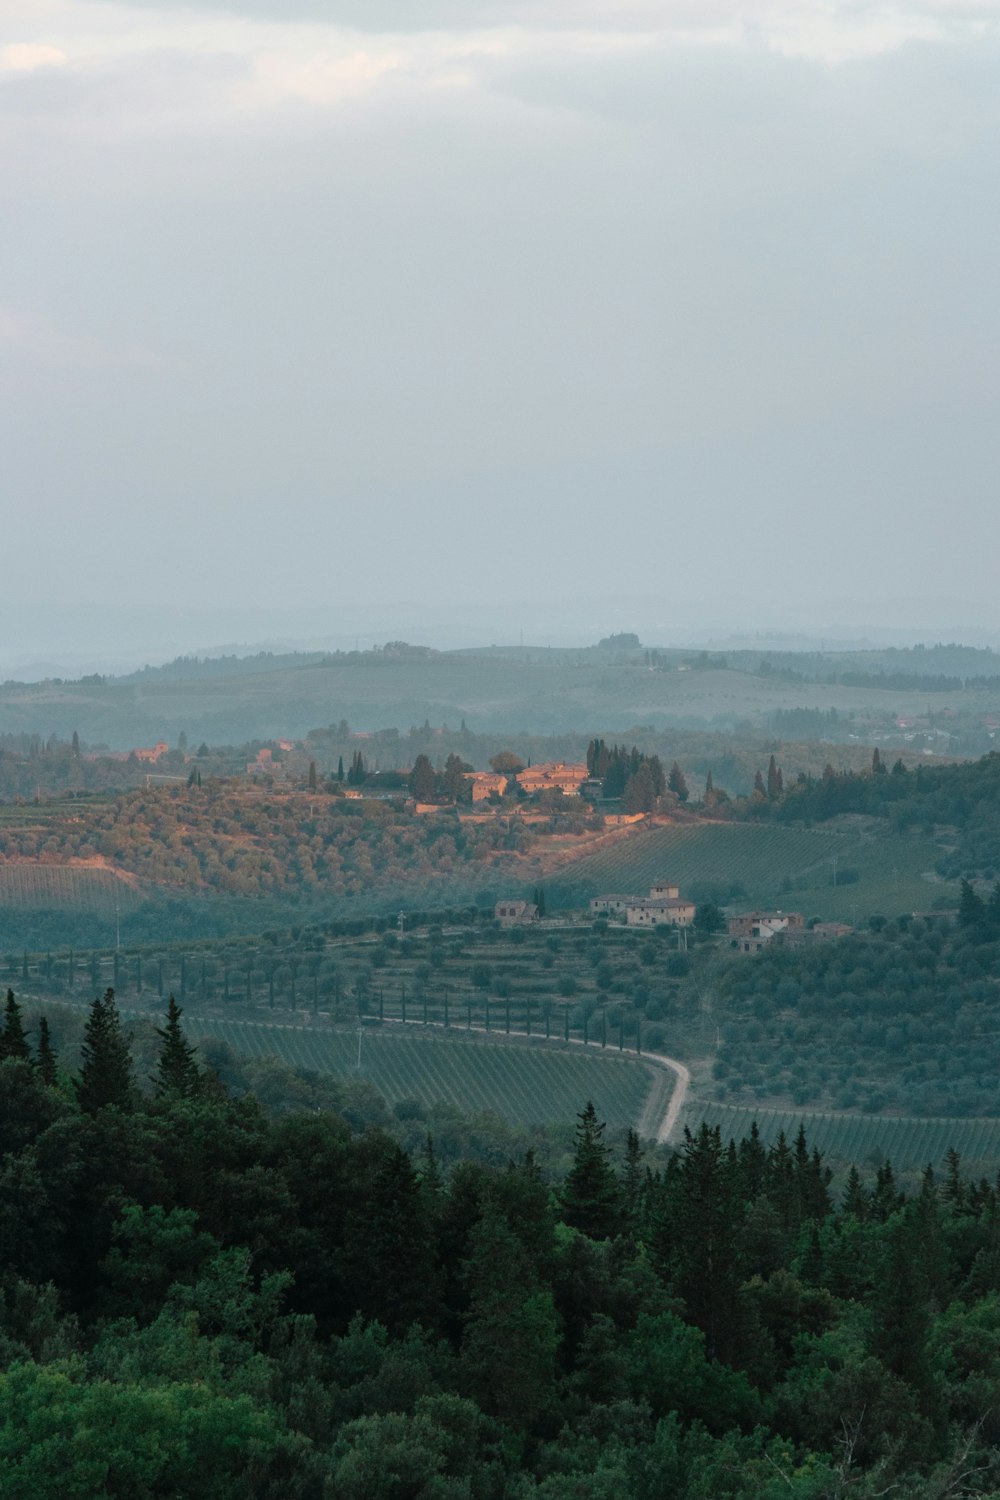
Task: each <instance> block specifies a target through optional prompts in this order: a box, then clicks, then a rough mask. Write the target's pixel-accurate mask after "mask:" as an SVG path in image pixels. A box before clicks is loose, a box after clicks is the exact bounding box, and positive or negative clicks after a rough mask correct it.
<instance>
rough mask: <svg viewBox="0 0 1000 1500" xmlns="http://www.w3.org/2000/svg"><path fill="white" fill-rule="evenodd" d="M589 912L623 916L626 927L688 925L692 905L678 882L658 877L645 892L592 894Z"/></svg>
mask: <svg viewBox="0 0 1000 1500" xmlns="http://www.w3.org/2000/svg"><path fill="white" fill-rule="evenodd" d="M590 912H591V916H595V917H599V916H606V917H616V918H617V919H618V920H619V921H621V920H624V922H625V924H626V926H628V927H690V926H691V923H692V922H693V921H694V913H695V905H694V902H693V901H687V900H685V899H684V898H683V897H682V896H681V893H680V887H679V886H676V885H672V884H670V883H669V882H668V881H665V880H661V881H657V882H656V884H655V885H652V886H650V888H649V895H648V896H619V895H608V896H594V897H593V898H592V900H591V902H590Z"/></svg>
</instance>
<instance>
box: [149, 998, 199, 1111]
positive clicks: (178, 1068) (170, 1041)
mask: <svg viewBox="0 0 1000 1500" xmlns="http://www.w3.org/2000/svg"><path fill="white" fill-rule="evenodd" d="M183 1014H184V1012H183V1011H182V1010H181V1008H180V1006H179V1005H178V1004H177V1002H176V1000H175V999H174V997H173V995H171V996H170V1002H169V1004H168V1006H167V1024H166V1026H163V1027H159V1026H158V1027H157V1028H156V1035H157V1036H158V1037H159V1038H160V1041H161V1042H162V1043H163V1045H162V1047H161V1048H160V1056H159V1061H158V1062H157V1064H156V1075H155V1078H154V1080H153V1081H154V1083H155V1084H156V1094H157V1098H160V1099H162V1098H164V1097H166V1096H168V1095H172V1094H179V1095H181V1097H182V1098H185V1099H190V1097H191V1095H192V1094H194V1093H196V1092H197V1090H198V1085H199V1083H200V1081H201V1074H200V1072H199V1070H198V1064H197V1063H196V1062H195V1058H194V1048H193V1047H192V1046H191V1044H190V1043H189V1042H188V1040H187V1038H186V1037H185V1035H184V1032H183V1030H182V1029H181V1016H182V1015H183Z"/></svg>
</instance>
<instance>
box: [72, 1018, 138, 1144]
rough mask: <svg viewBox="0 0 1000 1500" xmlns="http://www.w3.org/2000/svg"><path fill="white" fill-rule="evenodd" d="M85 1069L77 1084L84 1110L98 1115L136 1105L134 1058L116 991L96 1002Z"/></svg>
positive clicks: (84, 1051)
mask: <svg viewBox="0 0 1000 1500" xmlns="http://www.w3.org/2000/svg"><path fill="white" fill-rule="evenodd" d="M81 1057H82V1059H83V1065H82V1067H81V1069H80V1077H79V1078H78V1079H77V1082H76V1092H77V1098H78V1099H79V1101H80V1108H81V1109H82V1110H83V1111H84V1112H85V1113H86V1114H96V1113H97V1111H98V1110H100V1109H104V1108H105V1107H106V1106H108V1105H115V1106H116V1107H117V1108H118V1109H129V1108H131V1105H132V1058H131V1055H130V1053H129V1048H128V1038H127V1037H126V1035H125V1033H124V1032H123V1031H122V1025H121V1019H120V1017H119V1015H118V1007H117V1005H116V1004H115V992H114V990H113V989H107V990H105V991H104V995H103V997H101V998H100V999H96V1000H94V1001H93V1003H92V1004H91V1007H90V1014H89V1016H88V1017H87V1025H86V1027H85V1029H84V1034H83V1046H82V1048H81Z"/></svg>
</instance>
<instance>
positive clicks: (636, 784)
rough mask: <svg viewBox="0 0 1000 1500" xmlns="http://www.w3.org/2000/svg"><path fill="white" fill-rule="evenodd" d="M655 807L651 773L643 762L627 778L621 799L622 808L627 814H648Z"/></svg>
mask: <svg viewBox="0 0 1000 1500" xmlns="http://www.w3.org/2000/svg"><path fill="white" fill-rule="evenodd" d="M655 805H656V793H655V791H654V790H653V773H652V772H651V771H650V769H649V765H648V763H647V762H643V764H642V765H641V766H640V767H639V769H638V771H636V773H635V775H634V776H632V777H630V778H629V781H628V783H627V785H626V787H625V792H624V795H623V797H622V807H623V808H624V809H625V811H626V812H627V813H649V812H652V811H653V808H654V807H655Z"/></svg>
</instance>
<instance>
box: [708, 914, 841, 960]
mask: <svg viewBox="0 0 1000 1500" xmlns="http://www.w3.org/2000/svg"><path fill="white" fill-rule="evenodd" d="M726 929H727V932H728V934H729V946H730V947H731V948H733V949H735V950H736V952H737V953H759V952H760V950H761V948H766V947H767V946H768V944H769V943H774V942H778V943H780V944H782V946H784V947H799V946H801V945H802V944H803V943H822V942H830V941H831V940H832V939H834V938H840V937H847V936H848V934H849V933H852V932H853V931H854V928H853V927H849V926H848V925H847V924H846V922H815V923H814V924H813V926H812V927H807V926H806V919H805V917H804V916H803V915H802V913H801V912H800V911H748V912H746V913H745V914H744V915H743V916H741V917H730V918H729V921H728V922H727V923H726Z"/></svg>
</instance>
